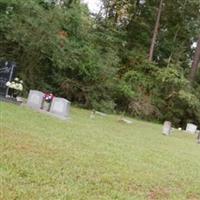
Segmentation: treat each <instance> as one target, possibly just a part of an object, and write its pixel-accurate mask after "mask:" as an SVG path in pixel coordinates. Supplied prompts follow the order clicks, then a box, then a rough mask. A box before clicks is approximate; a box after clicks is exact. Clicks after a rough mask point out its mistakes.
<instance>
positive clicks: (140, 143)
mask: <svg viewBox="0 0 200 200" xmlns="http://www.w3.org/2000/svg"><path fill="white" fill-rule="evenodd" d="M0 112H1V114H0V115H1V118H0V131H1V132H0V133H1V134H0V135H1V137H0V153H1V154H0V155H1V157H0V199H1V200H43V199H44V200H59V199H60V200H88V199H89V200H111V199H115V200H135V199H136V200H140V199H141V200H142V199H147V200H154V199H161V200H164V199H170V200H171V199H172V200H173V199H178V200H184V199H190V200H197V199H200V145H198V144H196V141H195V136H192V135H187V134H185V133H183V132H178V131H177V132H175V133H174V134H173V135H172V136H170V137H166V136H163V135H162V134H161V130H162V126H161V125H157V124H152V123H146V122H142V121H137V120H133V124H131V125H127V124H123V123H120V122H118V118H119V117H118V116H114V115H113V116H112V115H111V116H107V117H97V118H95V119H91V118H90V111H86V110H81V109H78V108H72V110H71V119H70V120H69V121H68V122H64V121H61V120H59V119H56V118H53V117H49V116H47V115H44V114H41V113H38V112H35V111H33V110H31V109H28V108H24V107H19V106H15V105H11V104H6V103H0Z"/></svg>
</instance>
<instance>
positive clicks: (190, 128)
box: [186, 123, 197, 134]
mask: <svg viewBox="0 0 200 200" xmlns="http://www.w3.org/2000/svg"><path fill="white" fill-rule="evenodd" d="M196 130H197V126H196V125H195V124H191V123H188V124H187V127H186V132H188V133H192V134H195V133H196Z"/></svg>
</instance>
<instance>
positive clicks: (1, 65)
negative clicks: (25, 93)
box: [0, 61, 16, 97]
mask: <svg viewBox="0 0 200 200" xmlns="http://www.w3.org/2000/svg"><path fill="white" fill-rule="evenodd" d="M15 71H16V64H15V63H13V62H8V61H0V95H1V96H3V97H6V96H7V95H8V92H9V88H8V87H7V86H6V83H7V82H8V81H12V79H13V78H14V75H15Z"/></svg>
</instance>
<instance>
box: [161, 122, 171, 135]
mask: <svg viewBox="0 0 200 200" xmlns="http://www.w3.org/2000/svg"><path fill="white" fill-rule="evenodd" d="M171 131H172V123H171V122H169V121H165V122H164V125H163V134H164V135H170V134H171Z"/></svg>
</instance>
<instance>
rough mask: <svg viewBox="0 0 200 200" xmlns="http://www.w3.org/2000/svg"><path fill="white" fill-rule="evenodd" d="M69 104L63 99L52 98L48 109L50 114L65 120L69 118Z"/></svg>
mask: <svg viewBox="0 0 200 200" xmlns="http://www.w3.org/2000/svg"><path fill="white" fill-rule="evenodd" d="M70 104H71V103H70V102H69V101H68V100H66V99H64V98H58V97H54V98H53V101H52V103H51V107H50V113H52V114H54V115H56V116H58V117H60V118H63V119H66V118H67V117H69V110H70Z"/></svg>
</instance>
